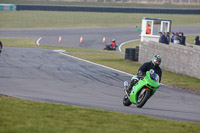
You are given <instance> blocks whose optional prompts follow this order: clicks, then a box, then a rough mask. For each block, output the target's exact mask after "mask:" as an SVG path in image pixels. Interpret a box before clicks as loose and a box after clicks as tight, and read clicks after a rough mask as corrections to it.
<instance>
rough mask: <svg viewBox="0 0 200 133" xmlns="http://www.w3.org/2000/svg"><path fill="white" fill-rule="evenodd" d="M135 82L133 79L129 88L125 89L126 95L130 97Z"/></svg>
mask: <svg viewBox="0 0 200 133" xmlns="http://www.w3.org/2000/svg"><path fill="white" fill-rule="evenodd" d="M137 82H138V80H137V79H133V80H131V83H130V85H129V87H128V88H127V93H128V95H130V93H131V90H132V88H133V86H134V85H135V83H137Z"/></svg>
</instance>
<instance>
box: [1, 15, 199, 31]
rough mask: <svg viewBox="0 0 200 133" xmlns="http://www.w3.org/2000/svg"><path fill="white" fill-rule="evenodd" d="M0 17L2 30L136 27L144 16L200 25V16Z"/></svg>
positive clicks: (179, 24)
mask: <svg viewBox="0 0 200 133" xmlns="http://www.w3.org/2000/svg"><path fill="white" fill-rule="evenodd" d="M0 16H1V21H0V29H26V28H30V29H35V28H80V27H135V26H140V25H141V20H142V17H152V18H164V19H170V20H172V22H173V26H189V25H193V26H195V25H196V26H198V25H200V17H199V15H171V14H170V15H167V14H129V13H126V14H125V13H91V12H46V11H17V12H3V11H2V12H0Z"/></svg>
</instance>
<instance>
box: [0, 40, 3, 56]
mask: <svg viewBox="0 0 200 133" xmlns="http://www.w3.org/2000/svg"><path fill="white" fill-rule="evenodd" d="M2 49H3V44H2V42H1V41H0V55H1V52H2Z"/></svg>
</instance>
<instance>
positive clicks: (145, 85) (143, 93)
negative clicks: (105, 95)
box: [123, 69, 160, 108]
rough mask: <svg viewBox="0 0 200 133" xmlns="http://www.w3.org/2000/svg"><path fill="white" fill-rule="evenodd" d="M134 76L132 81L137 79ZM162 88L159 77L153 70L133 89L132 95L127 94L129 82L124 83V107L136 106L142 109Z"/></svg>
mask: <svg viewBox="0 0 200 133" xmlns="http://www.w3.org/2000/svg"><path fill="white" fill-rule="evenodd" d="M135 78H136V76H133V77H132V79H131V80H133V79H135ZM159 87H160V83H159V76H158V74H156V73H155V72H154V70H153V69H151V70H150V71H147V72H146V76H145V77H144V78H142V79H141V80H139V81H138V82H137V83H136V84H135V85H134V86H133V88H132V90H131V92H130V94H128V93H127V88H128V82H127V81H125V82H124V92H125V96H124V98H123V104H124V106H130V105H131V104H132V103H133V104H136V106H137V107H138V108H142V107H143V106H144V104H145V103H146V102H147V100H148V99H149V98H150V97H151V96H153V94H154V93H155V92H156V90H157V89H158V88H159Z"/></svg>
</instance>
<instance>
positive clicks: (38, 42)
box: [36, 37, 42, 45]
mask: <svg viewBox="0 0 200 133" xmlns="http://www.w3.org/2000/svg"><path fill="white" fill-rule="evenodd" d="M41 39H42V37H40V38H38V39H37V41H36V44H37V45H40V40H41Z"/></svg>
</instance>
